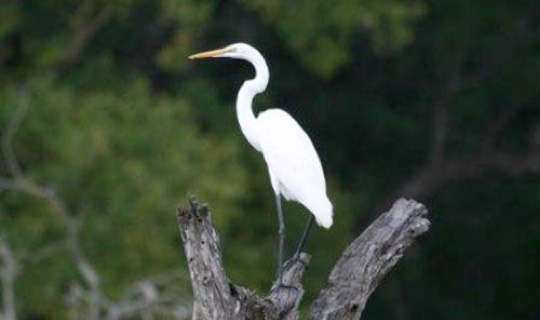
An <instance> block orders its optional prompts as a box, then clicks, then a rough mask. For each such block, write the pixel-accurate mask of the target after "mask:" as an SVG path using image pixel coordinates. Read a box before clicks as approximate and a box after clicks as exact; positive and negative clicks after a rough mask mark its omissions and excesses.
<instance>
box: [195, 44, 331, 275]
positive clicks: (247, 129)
mask: <svg viewBox="0 0 540 320" xmlns="http://www.w3.org/2000/svg"><path fill="white" fill-rule="evenodd" d="M202 58H234V59H242V60H246V61H248V62H250V63H251V64H252V65H253V66H254V67H255V78H253V79H251V80H247V81H245V82H244V84H243V85H242V87H241V88H240V91H239V92H238V96H237V99H236V113H237V116H238V122H239V123H240V128H241V130H242V132H243V134H244V136H245V137H246V139H247V140H248V142H249V143H250V144H251V145H252V146H253V147H254V148H255V149H256V150H257V151H259V152H261V153H262V154H263V157H264V160H265V161H266V164H267V166H268V173H269V174H270V182H271V184H272V188H273V190H274V193H275V200H276V207H277V214H278V220H279V253H278V272H277V274H278V285H282V282H281V280H282V279H281V274H282V266H283V245H284V241H285V226H284V222H283V213H282V209H281V195H283V197H285V199H287V200H293V201H297V202H299V203H301V204H303V205H304V206H305V207H306V208H307V209H309V211H311V213H312V216H310V217H309V219H308V224H307V226H306V229H305V230H304V233H303V234H302V237H301V240H300V243H299V245H298V249H297V252H296V254H298V253H299V252H300V250H301V249H302V245H303V243H304V241H305V238H306V236H307V233H308V232H309V229H310V227H311V223H312V221H313V217H315V220H316V221H317V223H318V224H319V225H320V226H322V227H324V228H327V229H328V228H330V226H332V216H333V210H332V203H331V202H330V200H329V199H328V196H327V195H326V182H325V179H324V173H323V169H322V166H321V161H320V160H319V156H318V155H317V151H316V150H315V148H314V147H313V143H312V142H311V140H310V139H309V137H308V135H307V134H306V133H305V132H304V130H302V128H301V127H300V125H299V124H298V123H297V122H296V121H295V120H294V119H293V117H291V116H290V115H289V114H288V113H287V112H285V111H283V110H281V109H268V110H266V111H263V112H261V113H259V115H258V117H255V115H254V114H253V109H252V106H251V104H252V101H253V98H254V97H255V95H257V94H259V93H261V92H263V91H264V90H266V86H267V85H268V80H269V77H270V74H269V71H268V66H267V65H266V61H265V59H264V58H263V56H262V55H261V54H260V53H259V51H257V50H256V49H255V48H253V47H252V46H250V45H248V44H245V43H236V44H232V45H229V46H227V47H224V48H222V49H217V50H212V51H206V52H201V53H198V54H194V55H191V56H190V57H189V59H202Z"/></svg>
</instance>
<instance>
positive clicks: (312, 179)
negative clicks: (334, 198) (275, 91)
mask: <svg viewBox="0 0 540 320" xmlns="http://www.w3.org/2000/svg"><path fill="white" fill-rule="evenodd" d="M256 121H257V124H258V128H259V130H260V131H261V132H264V134H260V135H259V143H260V146H261V149H262V150H261V152H262V154H263V156H264V160H265V161H266V163H267V165H268V170H269V173H270V180H271V182H272V188H273V189H274V192H276V193H278V192H279V193H281V195H283V196H284V197H285V199H287V200H293V201H297V202H300V203H301V204H303V205H304V206H306V208H308V209H309V211H311V213H312V214H313V215H314V216H315V219H316V221H317V223H318V224H319V225H321V226H323V227H325V228H330V226H331V225H332V204H331V203H330V200H328V197H327V196H326V182H325V180H324V173H323V169H322V166H321V162H320V161H319V157H318V156H317V152H316V151H315V148H314V147H313V144H312V143H311V140H310V139H309V137H308V136H307V134H306V133H305V132H304V131H303V130H302V128H301V127H300V125H298V123H297V122H296V121H295V120H294V119H293V117H291V116H290V115H289V114H288V113H286V112H285V111H283V110H280V109H270V110H266V111H264V112H261V113H260V114H259V116H258V117H257V120H256Z"/></svg>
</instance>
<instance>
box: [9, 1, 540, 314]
mask: <svg viewBox="0 0 540 320" xmlns="http://www.w3.org/2000/svg"><path fill="white" fill-rule="evenodd" d="M539 9H540V8H539V6H538V5H537V4H536V2H535V1H528V0H523V1H514V2H508V1H502V0H497V1H490V2H487V1H479V2H474V3H472V2H470V1H465V0H459V1H450V0H443V1H441V0H439V1H431V0H425V1H401V0H385V1H360V2H358V1H352V0H340V1H332V2H328V1H295V2H291V1H282V0H279V1H272V2H269V1H266V2H264V1H258V0H254V1H245V0H240V1H192V0H185V1H172V0H138V1H133V0H119V1H108V2H107V1H106V2H103V1H98V0H85V1H79V2H73V1H67V0H59V1H53V2H45V1H17V0H7V1H2V2H0V84H1V86H0V87H1V89H0V128H1V134H2V136H3V137H4V140H6V141H7V140H9V141H10V144H9V145H12V146H13V156H15V157H16V159H17V160H18V163H19V165H18V166H16V165H15V167H14V166H13V161H12V160H10V159H11V158H10V156H9V154H10V152H9V150H10V149H9V148H7V149H6V145H7V144H6V143H5V142H4V143H3V157H2V162H1V163H0V177H2V179H8V181H7V182H12V180H11V179H13V174H14V172H15V173H17V172H19V173H20V174H21V175H22V176H23V177H25V178H28V179H30V181H32V182H33V183H34V184H35V185H36V186H41V187H42V189H39V190H41V191H44V190H55V191H56V196H57V197H58V199H61V200H62V202H64V203H65V204H66V208H67V211H68V212H69V214H70V216H72V217H73V221H80V232H79V237H80V247H81V250H82V251H83V252H84V254H85V257H87V259H88V261H89V263H90V264H91V266H92V267H93V268H94V269H95V271H96V272H97V274H98V275H99V276H100V279H101V282H102V288H100V289H103V292H101V293H102V294H104V295H105V296H107V297H108V298H110V299H111V301H117V302H118V301H123V300H122V298H123V297H125V293H126V292H131V291H129V290H131V288H133V286H132V285H131V284H132V283H133V282H136V281H137V280H140V279H141V278H145V277H147V276H149V275H152V274H155V273H161V272H164V271H167V270H169V269H170V268H176V267H178V266H182V262H179V261H178V259H177V258H178V256H179V255H178V254H177V253H176V252H177V246H178V242H177V241H176V237H177V235H176V230H174V228H173V226H174V222H173V220H172V219H174V218H173V216H172V213H171V212H172V210H173V208H174V205H176V204H177V203H178V202H180V201H183V199H184V198H185V194H186V193H187V192H188V191H191V192H196V193H197V194H198V195H199V196H200V198H201V199H207V200H208V201H210V202H211V204H212V207H213V208H215V210H213V211H214V214H215V217H214V219H215V220H216V221H217V222H218V223H219V225H220V229H221V234H222V235H223V236H224V245H225V247H224V250H225V262H226V264H227V265H228V270H230V271H231V275H232V277H233V278H234V280H235V281H236V282H238V283H245V284H246V285H247V286H249V287H254V286H255V287H257V288H259V289H266V288H267V286H268V285H269V283H270V281H271V277H270V276H269V274H271V272H272V270H273V268H274V266H273V261H274V257H273V256H272V255H270V254H268V252H273V250H274V243H275V241H274V238H273V237H274V234H275V228H276V226H275V217H274V215H273V199H272V197H271V196H270V195H271V191H270V187H269V184H268V178H267V173H266V172H265V170H266V169H265V166H264V164H263V163H262V162H261V160H260V159H259V157H258V156H257V155H256V154H255V153H253V152H252V150H250V148H249V146H248V145H247V144H246V143H245V142H244V141H243V138H242V136H241V134H240V133H239V130H238V127H237V124H236V117H235V114H234V108H233V105H234V99H235V93H236V91H237V89H238V87H239V85H240V83H241V81H243V80H244V79H245V78H246V77H247V76H246V74H248V72H249V71H248V70H247V68H246V67H242V66H237V65H236V62H226V63H218V62H216V63H215V64H205V65H204V66H202V65H200V66H198V67H197V70H196V71H195V69H194V68H193V67H192V66H190V65H189V64H188V61H187V60H186V59H185V56H186V55H187V54H188V53H192V52H194V51H198V50H199V49H206V48H208V47H215V46H216V45H219V44H227V43H231V42H237V41H245V42H249V43H252V44H254V45H256V46H257V47H258V48H259V49H260V50H261V52H263V53H264V54H265V56H266V57H267V59H268V61H269V65H270V69H271V72H272V75H271V82H270V88H269V93H267V94H265V95H263V96H262V97H260V99H257V101H256V104H258V105H261V106H263V107H264V108H266V107H269V106H272V105H278V106H280V107H283V108H284V109H286V110H287V111H288V112H290V113H291V114H292V115H293V116H294V117H295V118H296V119H297V120H298V121H299V122H300V123H301V124H302V125H303V127H304V128H305V129H306V130H307V131H308V133H309V134H310V136H311V137H312V139H313V140H314V141H315V143H316V145H317V149H318V150H319V152H320V156H321V158H322V159H323V164H324V165H325V170H326V172H327V175H328V180H329V187H330V195H331V197H332V199H333V201H334V204H335V207H336V226H335V227H334V228H333V229H332V230H331V231H329V232H327V233H323V232H320V231H318V232H315V234H314V237H313V238H312V239H310V242H309V243H308V247H307V248H308V250H311V251H313V253H314V255H315V256H314V260H313V263H312V266H311V269H310V270H309V273H308V275H307V278H306V280H307V281H308V283H307V288H308V295H313V294H314V293H315V292H317V291H318V289H319V287H320V286H321V284H322V283H324V281H325V278H324V277H325V276H326V275H327V272H328V268H329V266H330V265H331V264H332V261H333V260H334V258H335V256H336V255H337V252H340V251H341V250H335V248H338V247H339V248H341V247H343V246H344V245H345V244H346V243H347V242H348V240H349V238H350V236H351V233H353V232H354V233H356V232H358V231H359V230H360V229H361V228H362V227H363V226H364V225H366V222H367V221H368V220H369V219H370V218H371V217H369V216H367V215H366V214H364V213H365V212H372V211H373V208H382V207H384V206H385V204H386V203H388V201H390V200H393V199H394V198H395V197H397V196H401V195H407V196H411V197H415V198H418V200H423V201H425V202H427V206H428V208H431V209H432V211H433V212H434V213H435V217H434V224H433V225H434V229H433V233H432V234H431V235H430V236H429V238H428V239H427V240H426V242H425V245H424V246H423V247H422V248H418V250H417V252H416V254H415V255H412V256H410V257H408V261H405V263H404V264H403V265H402V266H400V268H401V270H397V271H396V272H395V275H394V277H393V278H390V279H388V280H387V285H386V287H385V288H383V290H382V291H381V292H380V293H379V294H377V295H376V296H375V297H374V304H373V306H370V307H368V313H370V312H371V317H375V316H377V317H386V318H388V317H391V318H396V319H408V318H414V319H422V318H425V319H431V318H433V316H434V315H435V316H436V317H441V318H443V319H444V318H460V319H479V318H493V319H509V318H532V317H533V316H534V315H537V314H538V312H539V311H538V307H537V306H536V305H535V303H536V301H538V294H537V293H536V291H538V290H536V289H537V287H538V286H537V285H535V284H538V281H539V280H538V279H539V278H538V274H537V272H536V271H535V270H537V269H538V268H539V267H540V266H539V261H538V259H536V258H535V257H536V256H535V255H534V253H535V252H537V251H538V250H539V248H540V239H538V232H537V230H539V228H540V221H539V218H538V215H537V214H536V213H535V212H536V211H535V210H536V208H537V207H538V205H539V204H540V203H539V202H540V196H539V194H538V186H539V182H540V181H539V180H538V168H539V167H540V166H539V161H538V152H539V150H540V148H539V147H538V146H539V143H538V140H539V139H538V136H539V134H538V132H540V129H539V128H540V120H539V119H540V109H539V108H538V102H539V90H538V88H540V79H539V75H540V72H539V71H540V70H539V66H540V61H539V59H540V56H539V55H538V43H539V39H538V37H539V35H540V32H539V30H538V24H537V23H536V20H535V19H534V18H535V17H537V16H538V15H539V14H540V12H538V11H539ZM232 64H235V65H234V66H233V65H232ZM235 68H238V69H239V70H238V71H237V70H236V69H235ZM21 88H23V89H21ZM21 90H22V91H21ZM21 92H22V93H21ZM25 105H26V107H24V106H25ZM21 106H23V107H21ZM25 108H26V109H25ZM21 110H22V111H21ZM25 110H26V111H25ZM24 111H25V112H24ZM18 114H19V115H21V121H22V122H21V123H20V126H19V128H18V130H11V129H10V128H13V127H14V126H13V125H12V124H13V123H15V122H17V121H15V122H14V120H13V119H15V120H16V119H17V117H18V116H17V115H18ZM15 124H16V123H15ZM5 137H8V138H10V139H7V138H5ZM6 150H7V152H6ZM19 167H20V170H19V169H17V168H19ZM14 168H15V169H14ZM18 170H19V171H18ZM1 181H3V180H1ZM18 181H21V180H18ZM4 182H6V181H4ZM9 186H11V187H13V185H10V184H9V183H8V184H7V185H6V186H1V187H0V235H1V234H4V235H5V237H0V238H1V239H4V240H5V242H6V243H7V244H9V245H10V246H11V247H10V248H11V251H13V253H14V254H15V256H16V257H17V258H18V259H19V260H20V263H21V264H22V265H23V266H24V267H23V269H22V270H21V272H19V273H18V278H17V279H16V280H17V281H16V283H15V285H16V296H17V303H18V305H17V308H18V311H19V312H18V314H20V315H22V316H23V317H26V318H30V317H35V318H39V317H41V318H47V317H48V318H55V319H56V318H65V317H67V314H66V308H65V303H67V302H66V301H64V300H63V297H65V296H66V294H68V293H73V290H71V289H70V288H69V287H70V284H72V283H74V282H77V283H83V284H85V283H86V282H85V281H84V275H82V274H81V271H80V268H78V267H77V266H76V262H75V260H73V258H72V257H71V258H69V257H70V255H66V254H65V253H66V252H68V251H69V248H66V245H65V238H66V224H65V223H63V222H62V219H58V218H59V216H58V215H57V214H55V213H54V209H53V208H51V207H50V205H49V204H50V201H49V200H50V199H49V198H47V197H41V198H39V197H36V195H33V196H32V195H28V194H27V192H26V193H25V192H21V190H20V189H17V188H15V189H13V188H11V187H9ZM17 190H18V191H17ZM22 191H24V190H22ZM285 210H286V211H287V212H289V213H290V214H287V217H286V219H287V224H288V226H290V227H289V228H288V231H289V232H290V234H288V239H289V240H290V241H291V242H292V241H293V240H294V237H295V236H297V232H295V231H297V230H298V231H299V230H300V229H301V225H302V224H303V220H304V217H305V215H304V212H303V211H304V209H303V208H300V207H299V206H297V205H295V204H288V205H287V207H286V208H285ZM377 210H378V209H377ZM377 210H375V211H377ZM167 212H169V213H170V214H168V213H167ZM54 217H56V218H54ZM68 220H69V219H68ZM69 221H71V220H69ZM167 226H168V227H167ZM68 229H69V228H68ZM480 238H485V239H486V240H480ZM329 244H332V245H329ZM44 246H45V247H44ZM42 249H47V250H45V251H44V252H45V253H46V254H43V255H41V254H40V253H41V252H43V251H42ZM36 250H37V251H36ZM66 250H67V251H66ZM31 256H37V257H41V256H43V258H39V259H35V260H36V262H32V261H33V260H32V259H29V258H28V257H31ZM509 261H511V262H509ZM495 266H496V267H495ZM160 279H161V278H160ZM178 282H179V283H182V281H181V280H178ZM171 283H172V281H171ZM185 285H187V283H182V284H181V285H180V286H181V289H182V290H183V292H184V294H185V292H186V291H188V288H187V287H185ZM86 286H88V283H86ZM70 290H71V291H70ZM73 296H77V295H75V294H73ZM180 296H181V295H180ZM22 297H24V299H22ZM182 297H183V299H186V298H185V295H184V296H182ZM306 300H307V301H309V300H310V299H309V297H308V299H306ZM83 309H84V308H83ZM111 310H112V309H111ZM82 311H84V310H82ZM82 311H81V312H82ZM369 316H370V315H369V314H368V315H367V317H369Z"/></svg>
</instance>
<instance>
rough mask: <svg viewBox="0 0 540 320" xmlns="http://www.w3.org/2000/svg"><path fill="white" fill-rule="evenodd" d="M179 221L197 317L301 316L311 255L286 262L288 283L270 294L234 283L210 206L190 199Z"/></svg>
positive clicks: (205, 319) (203, 319)
mask: <svg viewBox="0 0 540 320" xmlns="http://www.w3.org/2000/svg"><path fill="white" fill-rule="evenodd" d="M178 222H179V228H180V234H181V236H182V242H183V244H184V249H185V253H186V256H187V261H188V266H189V273H190V277H191V281H192V286H193V295H194V297H195V301H194V306H193V320H213V319H220V320H228V319H231V320H233V319H287V320H293V319H298V305H299V303H300V300H301V299H302V295H303V293H304V290H303V288H302V285H301V283H300V281H301V279H302V276H303V275H304V271H305V269H306V267H307V265H308V264H309V260H310V256H309V255H308V254H305V253H302V254H301V255H300V257H299V258H298V259H294V260H289V261H287V262H286V263H285V266H284V271H283V284H284V285H285V286H284V287H273V288H272V290H271V292H270V294H269V295H268V296H267V297H266V298H259V297H258V296H257V295H256V294H255V293H254V292H252V291H251V290H249V289H246V288H244V287H241V286H238V285H235V284H233V283H231V282H230V281H229V280H228V278H227V275H226V274H225V271H224V269H223V264H222V261H221V250H220V239H219V235H218V233H217V231H216V230H215V228H214V226H213V224H212V219H211V215H210V212H209V211H208V208H207V206H205V205H200V204H199V203H197V201H195V200H194V199H190V201H189V207H188V208H184V209H180V210H178Z"/></svg>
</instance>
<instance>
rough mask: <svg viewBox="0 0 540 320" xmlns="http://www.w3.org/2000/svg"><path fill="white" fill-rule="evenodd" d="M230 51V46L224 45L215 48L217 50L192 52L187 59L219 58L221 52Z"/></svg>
mask: <svg viewBox="0 0 540 320" xmlns="http://www.w3.org/2000/svg"><path fill="white" fill-rule="evenodd" d="M231 51H232V49H231V48H229V47H225V48H221V49H217V50H212V51H205V52H200V53H196V54H192V55H190V56H189V57H188V59H191V60H193V59H205V58H219V57H220V56H222V55H223V54H225V53H227V52H231Z"/></svg>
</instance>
